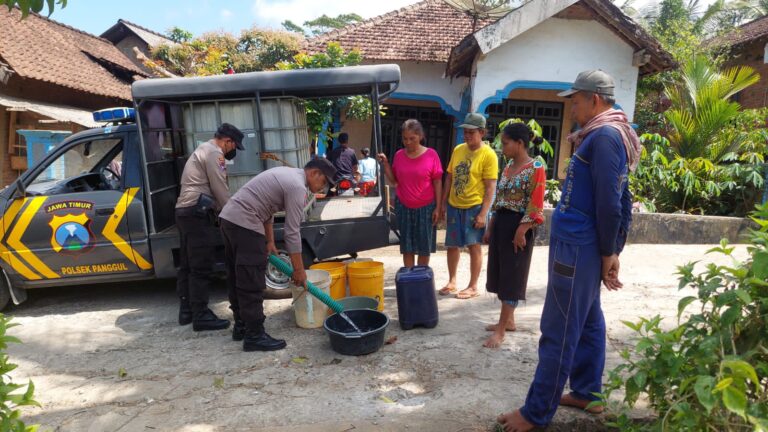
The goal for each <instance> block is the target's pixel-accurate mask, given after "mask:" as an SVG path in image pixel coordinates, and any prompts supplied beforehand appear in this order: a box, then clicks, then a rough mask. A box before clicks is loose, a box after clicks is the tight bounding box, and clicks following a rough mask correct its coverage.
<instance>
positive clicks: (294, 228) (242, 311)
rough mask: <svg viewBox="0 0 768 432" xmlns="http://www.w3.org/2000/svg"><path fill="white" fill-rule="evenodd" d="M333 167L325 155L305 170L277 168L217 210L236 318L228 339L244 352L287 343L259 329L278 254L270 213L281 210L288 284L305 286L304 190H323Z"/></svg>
mask: <svg viewBox="0 0 768 432" xmlns="http://www.w3.org/2000/svg"><path fill="white" fill-rule="evenodd" d="M335 176H336V168H334V166H333V164H331V162H329V161H328V160H327V159H323V158H317V159H313V160H311V161H309V163H307V164H306V165H305V166H304V168H303V169H302V168H289V167H277V168H272V169H270V170H267V171H264V172H263V173H261V174H259V175H257V176H256V177H254V178H252V179H251V180H250V181H249V182H248V183H246V184H245V185H243V187H241V188H240V190H238V191H237V192H236V193H235V194H234V195H233V196H232V199H231V200H229V202H228V203H227V205H226V206H224V209H223V210H222V211H221V215H220V217H221V233H222V235H223V237H224V254H225V257H226V260H227V286H228V289H229V302H230V308H231V309H232V312H233V314H234V316H235V326H234V328H233V330H232V339H233V340H235V341H243V351H274V350H280V349H283V348H285V347H286V343H285V341H284V340H282V339H275V338H273V337H271V336H270V335H268V334H267V332H266V331H265V329H264V320H265V316H264V289H265V288H266V279H265V276H266V275H265V271H266V268H267V259H268V257H269V255H270V254H275V255H277V254H278V250H277V246H276V245H275V233H274V230H273V225H274V219H275V216H274V215H275V213H277V212H280V211H285V222H284V224H283V238H284V241H285V249H286V250H287V251H288V254H289V255H290V257H291V264H292V266H293V282H294V284H296V285H297V286H304V285H305V284H306V282H307V273H306V272H305V271H304V262H303V260H302V257H301V248H302V245H301V221H302V219H303V218H304V207H305V206H306V203H307V189H309V190H310V191H312V193H318V192H321V191H323V190H324V189H325V188H326V187H327V186H328V185H332V184H333V179H334V177H335Z"/></svg>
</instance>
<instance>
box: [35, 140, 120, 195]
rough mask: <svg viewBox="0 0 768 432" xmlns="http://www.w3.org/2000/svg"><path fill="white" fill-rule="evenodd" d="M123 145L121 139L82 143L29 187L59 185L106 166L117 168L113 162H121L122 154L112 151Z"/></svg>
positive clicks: (59, 159)
mask: <svg viewBox="0 0 768 432" xmlns="http://www.w3.org/2000/svg"><path fill="white" fill-rule="evenodd" d="M121 143H122V140H121V139H119V138H113V139H102V140H93V141H84V142H81V143H79V144H77V145H75V146H74V147H72V148H70V149H69V150H67V151H66V152H64V153H63V154H61V155H59V157H58V158H56V159H55V160H54V161H53V162H51V163H50V164H49V165H48V166H47V167H46V168H45V169H44V170H43V171H42V172H41V173H40V174H38V175H37V177H36V178H35V179H34V180H33V181H32V183H31V184H30V186H29V187H32V188H33V189H34V187H35V186H42V185H44V184H46V183H48V184H53V183H58V182H61V181H64V180H67V179H70V178H72V177H76V176H79V175H81V174H86V173H98V172H99V171H100V169H101V168H103V167H105V166H109V167H112V168H116V166H115V164H113V163H112V162H121V161H122V152H120V154H119V155H115V154H114V152H113V151H112V150H113V149H115V148H116V147H117V146H118V145H121ZM115 174H118V175H120V173H115ZM29 187H28V188H29Z"/></svg>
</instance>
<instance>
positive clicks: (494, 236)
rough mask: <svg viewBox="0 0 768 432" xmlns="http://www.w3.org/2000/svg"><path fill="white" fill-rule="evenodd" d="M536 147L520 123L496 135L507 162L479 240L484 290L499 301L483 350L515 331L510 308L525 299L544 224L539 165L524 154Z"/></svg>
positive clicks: (537, 139) (537, 141)
mask: <svg viewBox="0 0 768 432" xmlns="http://www.w3.org/2000/svg"><path fill="white" fill-rule="evenodd" d="M531 141H532V142H533V143H535V144H540V143H541V142H542V139H541V137H537V136H535V135H534V134H533V132H531V129H530V128H529V127H528V126H527V125H526V124H524V123H512V124H510V125H508V126H507V127H505V128H504V130H503V131H502V137H501V142H502V143H503V144H504V147H503V151H504V156H506V157H507V158H508V159H510V161H509V162H508V163H507V166H506V167H505V168H504V171H503V172H502V174H501V175H500V176H499V181H498V185H497V186H496V201H495V202H494V204H493V210H494V216H493V217H492V218H491V222H490V223H489V225H488V229H487V230H486V232H485V236H484V238H483V241H484V242H485V243H488V244H489V247H488V278H487V279H488V282H487V285H486V290H487V291H488V292H492V293H495V294H496V295H497V296H498V297H499V300H501V316H500V317H499V322H498V324H492V325H489V326H487V327H486V330H488V331H492V332H493V334H492V335H491V336H490V337H489V338H488V340H486V341H485V343H484V344H483V346H485V347H487V348H497V347H498V346H499V345H500V344H501V342H502V341H503V340H504V335H505V333H506V332H507V331H515V308H516V307H517V304H518V302H519V301H520V300H525V289H526V285H527V284H528V269H529V268H530V266H531V255H532V253H533V242H534V238H535V237H536V227H537V226H538V225H541V224H542V223H544V192H545V184H546V180H547V175H546V171H545V168H544V164H542V163H541V162H540V161H537V160H534V159H532V158H531V157H530V156H529V155H528V144H529V142H531Z"/></svg>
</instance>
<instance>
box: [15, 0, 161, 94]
mask: <svg viewBox="0 0 768 432" xmlns="http://www.w3.org/2000/svg"><path fill="white" fill-rule="evenodd" d="M20 18H21V13H20V12H19V10H18V9H14V10H12V11H8V10H7V9H0V58H2V60H3V61H4V62H5V63H8V64H9V65H10V67H11V69H13V70H14V71H15V72H16V73H17V74H18V75H19V76H20V77H24V78H28V79H35V80H40V81H45V82H50V83H53V84H56V85H60V86H63V87H69V88H72V89H75V90H80V91H84V92H87V93H92V94H96V95H101V96H109V97H116V98H121V99H125V100H130V99H131V89H130V81H131V80H132V76H134V75H140V76H146V74H145V72H143V71H142V70H140V69H139V68H138V67H137V66H136V65H134V64H133V63H132V62H131V61H130V59H128V58H127V57H125V56H124V55H123V53H121V52H120V50H118V49H117V48H116V47H115V46H113V45H112V44H111V43H110V42H109V41H107V40H106V39H102V38H99V37H96V36H93V35H91V34H88V33H85V32H83V31H80V30H77V29H75V28H72V27H69V26H66V25H63V24H60V23H57V22H55V21H53V20H50V19H48V18H44V17H42V16H40V15H38V14H30V15H29V16H28V17H27V18H26V19H24V20H21V19H20ZM118 76H119V77H118Z"/></svg>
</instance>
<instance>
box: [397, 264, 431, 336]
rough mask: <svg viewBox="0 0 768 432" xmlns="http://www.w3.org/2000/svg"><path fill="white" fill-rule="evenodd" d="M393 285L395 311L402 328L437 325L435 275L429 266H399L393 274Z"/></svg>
mask: <svg viewBox="0 0 768 432" xmlns="http://www.w3.org/2000/svg"><path fill="white" fill-rule="evenodd" d="M395 287H396V290H397V313H398V315H399V316H400V327H402V329H403V330H410V329H412V328H413V327H415V326H424V327H427V328H433V327H435V326H436V325H437V321H438V313H437V297H436V296H435V275H434V273H433V272H432V269H431V268H429V267H427V266H416V267H413V268H407V267H403V268H401V269H400V270H398V271H397V275H396V276H395Z"/></svg>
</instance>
